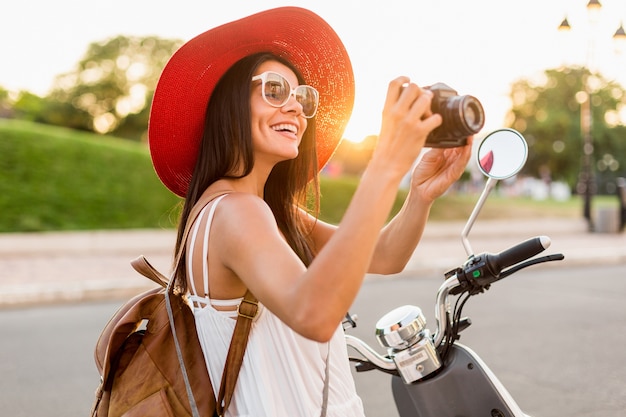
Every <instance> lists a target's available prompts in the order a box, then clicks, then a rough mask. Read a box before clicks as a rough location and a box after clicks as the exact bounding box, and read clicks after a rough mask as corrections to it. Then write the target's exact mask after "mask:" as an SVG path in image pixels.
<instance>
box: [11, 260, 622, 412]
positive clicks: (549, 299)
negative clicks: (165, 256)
mask: <svg viewBox="0 0 626 417" xmlns="http://www.w3.org/2000/svg"><path fill="white" fill-rule="evenodd" d="M625 276H626V266H625V265H610V266H589V267H586V266H578V267H568V266H559V267H554V266H541V267H535V268H534V269H532V268H531V269H527V270H525V271H522V272H520V273H518V274H516V275H514V276H512V277H510V278H508V279H507V280H505V281H502V282H499V283H496V284H494V286H493V287H492V289H491V290H489V291H488V292H486V293H485V294H481V295H478V296H476V297H474V298H473V299H470V300H469V302H468V303H467V305H466V307H465V309H464V315H465V316H469V317H471V319H472V322H473V325H472V326H471V327H470V328H469V329H467V330H466V331H465V332H464V333H463V334H462V338H461V343H463V344H465V345H467V346H469V347H471V348H472V349H473V350H474V351H475V352H476V353H478V354H479V355H480V356H481V358H482V359H483V360H484V361H485V362H486V363H487V364H488V365H489V366H490V368H491V369H492V371H494V373H495V374H496V375H497V376H498V377H499V378H500V380H501V381H502V382H503V384H504V385H505V386H506V387H507V388H508V389H509V391H510V393H511V394H512V395H513V397H514V398H515V399H516V400H517V402H518V403H519V404H520V406H521V408H522V409H523V410H524V411H525V412H526V413H527V414H529V415H532V416H535V417H536V416H543V417H552V416H554V417H557V416H558V417H561V416H570V417H591V416H600V415H601V416H603V417H617V416H622V415H623V410H625V409H626V372H625V371H626V369H625V367H624V359H626V356H625V354H624V349H623V346H624V345H625V344H626V306H625V305H624V297H626V279H624V277H625ZM440 283H441V280H440V279H439V278H437V277H421V278H410V277H405V276H398V277H395V278H393V279H388V278H382V277H371V278H370V279H369V280H368V281H367V282H366V283H365V284H364V286H363V289H362V291H361V293H360V295H359V298H358V299H357V301H356V303H355V305H354V306H353V308H352V309H351V313H353V314H357V315H358V316H359V320H358V327H357V328H356V329H352V330H349V333H350V334H352V335H355V336H357V337H360V338H362V339H364V340H366V341H368V342H369V343H370V344H371V346H372V347H374V348H375V349H376V350H378V351H379V352H381V353H382V352H384V350H383V349H382V348H381V347H379V345H378V344H377V342H376V341H375V339H374V326H375V323H376V321H377V320H378V318H379V317H380V316H382V315H383V314H384V313H385V312H387V311H389V310H391V309H393V308H395V307H397V306H400V305H403V304H414V305H417V306H419V307H421V308H422V310H423V312H424V314H425V315H426V319H427V321H428V326H427V327H429V328H431V329H432V328H433V327H434V314H433V311H434V304H433V303H434V299H435V293H436V290H437V288H438V286H439V284H440ZM121 302H122V301H121V300H116V301H99V302H90V303H78V304H58V305H47V306H40V307H32V308H26V307H20V308H12V309H3V310H0V332H1V334H2V337H1V338H0V374H1V375H2V376H3V378H1V379H0V409H1V410H2V415H7V416H12V417H22V416H24V417H26V416H28V417H32V416H39V417H68V416H86V415H88V412H89V409H90V406H91V403H92V401H93V398H94V395H93V393H94V390H95V388H96V386H97V385H98V380H99V376H98V374H97V372H96V368H95V365H94V361H93V348H94V345H95V342H96V339H97V337H98V335H99V333H100V331H101V329H102V327H103V326H104V324H105V323H106V321H107V320H108V319H109V317H110V316H111V315H112V314H113V313H114V311H115V310H116V309H117V307H118V306H119V305H120V303H121ZM351 353H352V352H351ZM355 380H356V382H357V389H358V391H359V393H360V395H361V397H362V398H363V401H364V404H365V409H366V413H367V415H368V416H385V417H395V416H397V412H396V411H395V408H394V404H393V399H392V397H391V392H390V389H389V376H387V375H384V374H380V373H377V372H376V371H371V372H368V373H363V374H356V373H355Z"/></svg>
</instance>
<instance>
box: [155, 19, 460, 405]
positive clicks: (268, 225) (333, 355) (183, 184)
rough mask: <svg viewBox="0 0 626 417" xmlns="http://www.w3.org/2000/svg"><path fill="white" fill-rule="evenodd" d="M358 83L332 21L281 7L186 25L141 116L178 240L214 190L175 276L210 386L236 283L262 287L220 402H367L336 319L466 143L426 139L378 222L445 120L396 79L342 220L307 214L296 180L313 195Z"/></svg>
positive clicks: (415, 226)
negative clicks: (400, 195)
mask: <svg viewBox="0 0 626 417" xmlns="http://www.w3.org/2000/svg"><path fill="white" fill-rule="evenodd" d="M307 84H308V85H307ZM353 96H354V80H353V76H352V69H351V66H350V60H349V58H348V56H347V53H346V51H345V49H344V47H343V44H342V43H341V41H340V40H339V38H338V37H337V35H336V34H335V33H334V31H333V30H332V28H330V27H329V26H328V24H327V23H326V22H324V21H323V20H322V19H320V18H319V17H318V16H316V15H315V14H313V13H311V12H309V11H307V10H304V9H299V8H291V7H288V8H279V9H274V10H269V11H266V12H262V13H259V14H256V15H253V16H249V17H247V18H244V19H241V20H239V21H236V22H232V23H229V24H226V25H224V26H220V27H218V28H215V29H212V30H210V31H208V32H205V33H204V34H202V35H200V36H198V37H196V38H194V39H192V40H191V41H189V42H188V43H187V44H185V45H184V46H183V47H182V48H181V49H180V50H179V51H178V52H177V53H176V54H175V55H174V56H173V57H172V59H171V60H170V62H169V63H168V65H167V66H166V68H165V69H164V72H163V74H162V76H161V79H160V81H159V85H158V86H157V89H156V92H155V97H154V102H153V107H152V112H151V120H150V130H149V137H150V147H151V154H152V158H153V162H154V166H155V170H156V172H157V173H158V174H159V177H160V178H161V180H162V181H163V183H164V184H165V185H166V186H167V187H168V188H169V189H170V190H172V191H173V192H174V193H176V194H178V195H181V196H185V203H184V208H183V211H182V216H181V223H180V226H179V227H180V228H179V237H178V242H177V250H178V248H179V247H180V246H181V245H183V244H185V242H182V230H183V229H184V228H185V225H186V223H187V220H188V217H189V213H190V211H191V208H192V207H193V206H194V204H195V203H196V202H197V201H198V200H199V199H200V197H201V196H202V195H205V196H207V195H218V194H224V195H225V196H224V197H222V198H221V199H219V200H218V199H215V200H212V202H211V203H209V204H208V205H207V207H206V208H207V210H213V213H212V214H211V215H208V214H207V213H208V212H207V211H206V210H205V211H204V212H203V214H202V215H201V216H199V217H198V219H197V220H196V222H195V223H194V230H196V232H195V234H194V235H193V236H192V239H191V240H190V242H187V243H186V244H187V246H186V248H185V249H186V256H187V262H186V263H185V265H184V266H183V267H181V268H179V269H178V270H177V271H176V275H175V279H176V283H177V285H178V286H179V287H180V288H181V289H182V290H183V291H186V292H189V293H190V300H191V302H192V304H193V310H194V315H195V318H196V327H197V329H198V335H199V338H200V340H201V344H202V347H203V351H204V355H205V360H206V363H207V368H208V369H209V373H210V376H211V380H212V381H213V382H214V389H215V390H216V394H217V389H218V388H219V384H218V383H217V381H220V380H221V373H222V370H223V367H224V361H225V356H226V351H227V349H228V344H229V342H230V338H231V337H232V333H233V327H234V320H232V318H233V317H234V316H236V309H237V305H238V303H239V302H240V301H241V298H242V296H243V295H244V293H245V292H246V290H249V291H250V292H251V293H252V294H254V296H255V297H256V298H257V299H258V300H259V308H260V312H259V314H258V315H257V317H256V319H255V322H254V324H253V327H252V330H251V333H250V339H249V342H248V346H247V349H246V353H245V357H244V362H243V366H242V368H241V371H240V373H239V379H238V381H237V386H236V389H235V393H234V397H233V402H232V403H231V404H230V407H229V408H228V409H227V412H226V415H232V416H235V415H236V416H246V415H254V416H317V415H319V414H320V412H321V409H322V408H324V409H326V410H327V411H326V412H327V415H328V416H360V415H363V408H362V404H361V401H360V399H359V398H358V396H357V395H356V393H355V388H354V382H353V380H352V376H351V374H350V369H349V365H348V359H347V352H346V346H345V342H344V338H343V332H342V329H341V325H340V324H341V321H342V319H343V317H344V316H345V314H346V312H347V311H348V309H349V307H350V306H351V305H352V303H353V301H354V299H355V297H356V295H357V293H358V291H359V288H360V286H361V284H362V282H363V278H364V276H365V274H366V273H368V272H369V273H378V274H389V273H396V272H399V271H401V270H402V269H403V268H404V267H405V265H406V263H407V261H408V260H409V258H410V256H411V254H412V253H413V251H414V249H415V247H416V245H417V243H418V242H419V239H420V237H421V234H422V231H423V229H424V226H425V223H426V220H427V217H428V213H429V210H430V208H431V206H432V203H433V201H434V200H435V199H436V198H437V197H438V196H440V195H441V194H443V193H444V192H445V191H446V190H447V189H448V188H449V186H450V185H451V184H452V183H453V182H454V181H456V180H457V179H458V178H459V176H460V175H461V174H462V172H463V170H464V167H465V165H466V163H467V161H468V159H469V155H470V148H471V145H468V146H466V147H463V148H456V149H447V150H441V149H438V150H431V151H429V152H427V153H425V155H424V156H423V157H422V159H421V161H420V163H419V164H418V165H417V166H416V168H415V169H414V170H413V173H412V179H411V189H410V192H409V195H408V197H407V199H406V201H405V203H404V205H403V207H402V209H401V210H400V212H399V213H398V214H397V215H396V216H395V217H394V218H393V219H392V220H391V221H390V222H389V224H387V225H385V222H386V219H387V218H388V215H389V213H390V211H391V208H392V204H393V202H394V199H395V196H396V191H397V189H398V186H399V185H400V181H401V180H402V178H403V176H404V175H405V174H406V173H407V172H408V171H409V170H410V168H411V166H412V165H413V163H414V162H415V160H416V159H417V158H418V156H419V155H420V152H421V151H422V148H423V146H424V142H425V140H426V137H427V136H428V134H429V133H430V132H431V131H432V130H433V129H434V128H436V127H437V126H439V125H440V124H441V117H440V116H439V115H437V114H432V113H431V111H430V101H431V98H432V94H431V93H430V92H429V91H427V90H423V89H421V88H420V87H418V86H417V85H416V84H414V83H411V82H410V80H409V79H408V78H407V77H398V78H397V79H395V80H393V81H391V83H390V84H389V89H388V92H387V98H386V101H385V103H384V108H383V120H382V128H381V131H380V136H379V141H378V144H377V147H376V150H375V152H374V155H373V157H372V159H371V161H370V163H369V165H368V167H367V169H366V170H365V172H364V174H363V176H362V179H361V182H360V185H359V187H358V188H357V191H356V193H355V195H354V197H353V199H352V202H351V204H350V206H349V207H348V209H347V211H346V213H345V216H344V218H343V220H342V221H341V223H340V225H339V226H338V227H335V226H332V225H329V224H326V223H324V222H322V221H320V220H318V219H317V218H316V212H315V211H313V212H312V213H309V212H308V211H307V210H306V209H305V208H306V207H307V204H306V203H307V202H310V201H311V199H310V198H309V199H308V200H307V198H308V197H307V191H311V190H312V192H313V201H317V194H318V187H317V171H318V170H319V169H321V167H323V166H324V164H325V163H326V162H327V160H328V159H329V158H330V156H331V154H332V152H333V150H334V149H335V147H336V146H337V144H338V143H339V140H340V139H341V134H342V131H343V128H344V127H345V123H346V122H347V119H348V117H349V114H350V112H351V108H352V103H353ZM207 103H208V104H207ZM469 142H470V144H471V140H470V141H469ZM218 201H219V203H218ZM209 217H211V219H209ZM202 248H206V249H205V250H204V251H203V250H202ZM325 383H326V384H328V395H327V400H325V399H324V395H323V391H324V385H325Z"/></svg>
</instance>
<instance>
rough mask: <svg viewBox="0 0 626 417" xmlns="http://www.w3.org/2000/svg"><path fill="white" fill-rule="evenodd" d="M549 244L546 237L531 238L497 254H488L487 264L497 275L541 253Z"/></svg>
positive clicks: (549, 241) (548, 239)
mask: <svg viewBox="0 0 626 417" xmlns="http://www.w3.org/2000/svg"><path fill="white" fill-rule="evenodd" d="M551 243H552V241H551V240H550V238H549V237H548V236H538V237H533V238H530V239H528V240H526V241H524V242H522V243H519V244H517V245H515V246H513V247H511V248H509V249H506V250H504V251H502V252H500V253H498V254H490V255H489V263H490V264H491V266H492V268H493V269H494V270H495V271H497V273H498V274H499V273H500V272H502V270H503V269H504V268H506V267H509V266H511V265H515V264H517V263H519V262H522V261H525V260H526V259H528V258H531V257H533V256H535V255H537V254H538V253H541V252H543V251H544V250H546V249H548V248H549V247H550V244H551Z"/></svg>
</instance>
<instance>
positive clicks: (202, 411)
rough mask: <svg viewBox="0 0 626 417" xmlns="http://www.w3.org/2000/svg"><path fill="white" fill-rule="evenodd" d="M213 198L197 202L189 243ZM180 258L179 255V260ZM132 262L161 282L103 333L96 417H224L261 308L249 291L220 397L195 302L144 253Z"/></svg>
mask: <svg viewBox="0 0 626 417" xmlns="http://www.w3.org/2000/svg"><path fill="white" fill-rule="evenodd" d="M214 197H215V196H211V197H207V198H202V199H201V200H200V201H199V202H198V204H196V206H195V207H194V210H193V211H192V213H191V215H190V217H189V221H188V224H187V228H186V230H185V237H184V239H183V241H185V240H186V237H187V236H188V231H189V229H190V225H191V224H192V223H193V220H194V219H195V218H196V216H197V215H198V213H199V211H200V210H201V209H202V208H203V207H204V206H205V205H206V204H208V202H210V201H211V200H212V199H213V198H214ZM183 246H184V245H183ZM180 258H181V256H180V254H178V256H177V259H176V263H175V264H176V265H178V262H180ZM131 264H132V266H133V267H134V268H135V270H137V271H138V272H140V273H141V274H142V275H144V276H146V277H148V278H150V279H152V280H153V281H154V282H156V283H158V284H159V285H160V286H161V287H160V288H155V289H153V290H149V291H146V292H144V293H142V294H139V295H137V296H136V297H134V298H132V299H131V300H129V301H127V302H126V303H125V304H124V305H123V306H122V307H121V308H120V309H119V310H118V311H117V312H116V313H115V314H114V315H113V317H112V318H111V319H110V320H109V322H108V323H107V325H106V326H105V328H104V330H103V331H102V333H101V335H100V337H99V339H98V342H97V344H96V349H95V362H96V367H97V368H98V371H99V372H100V375H101V382H100V385H99V387H98V389H97V390H96V400H95V403H94V405H93V408H92V412H91V415H92V417H118V416H122V417H139V416H141V417H145V416H168V417H173V416H176V417H178V416H185V417H187V416H194V417H199V416H203V417H204V416H214V415H218V416H221V415H223V413H224V410H226V408H227V407H228V404H229V403H230V401H231V398H232V394H233V392H234V388H235V384H236V381H237V376H238V374H239V369H240V367H241V363H242V360H243V355H244V352H245V348H246V344H247V341H248V334H249V331H250V328H251V325H252V320H253V318H254V316H255V315H256V313H257V302H256V299H255V298H254V297H253V296H252V294H251V293H250V292H249V291H248V292H246V295H245V296H244V301H243V302H242V303H241V305H240V306H239V311H238V313H239V314H238V317H237V322H236V324H235V332H234V335H233V339H232V341H231V345H230V348H229V351H228V355H227V359H226V366H225V369H224V375H223V378H222V382H221V386H220V392H219V395H218V399H219V401H218V402H216V400H215V396H214V394H213V386H212V384H211V380H210V378H209V373H208V371H207V368H206V364H205V360H204V355H203V352H202V349H201V346H200V342H199V340H198V336H197V333H196V327H195V321H194V316H193V313H192V311H191V309H190V307H189V306H188V305H187V304H186V303H185V300H184V299H183V298H182V297H181V296H180V295H177V294H174V293H173V291H172V290H171V288H170V287H171V286H169V287H168V285H167V283H168V280H167V278H166V277H165V276H163V275H162V274H161V273H159V272H158V271H157V270H156V269H155V268H154V267H152V265H150V263H149V262H148V261H147V260H146V259H145V258H144V257H143V256H140V257H139V258H137V259H135V260H133V261H132V262H131ZM168 302H169V307H170V311H169V312H168Z"/></svg>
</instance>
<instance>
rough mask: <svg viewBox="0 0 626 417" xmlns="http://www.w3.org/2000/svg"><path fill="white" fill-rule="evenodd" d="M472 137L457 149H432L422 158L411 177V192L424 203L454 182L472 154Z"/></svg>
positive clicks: (441, 193)
mask: <svg viewBox="0 0 626 417" xmlns="http://www.w3.org/2000/svg"><path fill="white" fill-rule="evenodd" d="M473 140H474V137H473V136H470V137H469V138H468V140H467V145H465V146H462V147H457V148H445V149H444V148H433V149H430V150H428V151H427V152H426V153H424V155H423V156H422V158H421V160H420V162H419V163H418V164H417V166H416V167H415V169H414V170H413V174H412V175H411V191H412V192H414V193H417V194H418V195H419V196H420V197H421V199H423V200H425V201H434V200H435V199H436V198H437V197H439V196H441V195H443V193H445V192H446V190H447V189H448V188H450V186H451V185H452V184H453V183H454V182H456V181H457V180H458V179H459V178H461V175H463V172H464V171H465V167H466V166H467V162H468V161H469V158H470V156H471V154H472V142H473Z"/></svg>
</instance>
